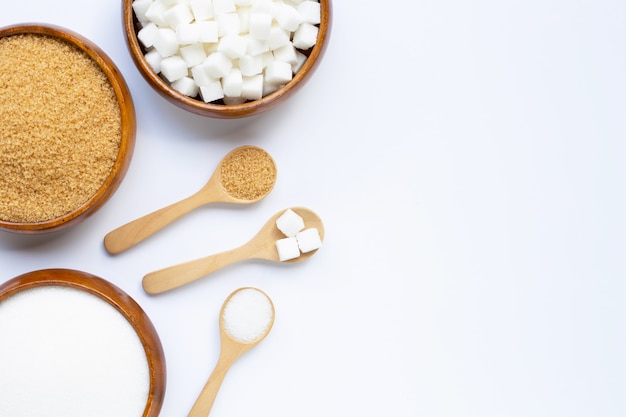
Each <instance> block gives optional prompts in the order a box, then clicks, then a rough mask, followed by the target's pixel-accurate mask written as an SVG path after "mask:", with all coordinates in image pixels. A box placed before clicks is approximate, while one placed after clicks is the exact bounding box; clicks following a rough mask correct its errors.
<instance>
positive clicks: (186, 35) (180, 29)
mask: <svg viewBox="0 0 626 417" xmlns="http://www.w3.org/2000/svg"><path fill="white" fill-rule="evenodd" d="M198 29H199V28H198V24H197V23H185V24H182V25H178V26H177V27H176V39H178V44H179V45H192V44H195V43H198V42H200V31H199V30H198Z"/></svg>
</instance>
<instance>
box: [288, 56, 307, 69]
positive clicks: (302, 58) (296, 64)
mask: <svg viewBox="0 0 626 417" xmlns="http://www.w3.org/2000/svg"><path fill="white" fill-rule="evenodd" d="M296 59H297V60H296V62H292V63H291V69H292V70H293V73H294V74H295V73H297V72H298V71H300V69H301V68H302V66H303V65H304V63H305V62H306V60H307V56H306V55H304V54H303V53H302V52H300V51H296Z"/></svg>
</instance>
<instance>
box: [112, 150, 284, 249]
mask: <svg viewBox="0 0 626 417" xmlns="http://www.w3.org/2000/svg"><path fill="white" fill-rule="evenodd" d="M246 152H257V153H258V152H260V153H261V160H265V161H267V162H268V164H267V165H269V167H267V166H262V167H255V166H253V165H254V164H250V163H247V164H246V165H247V166H242V167H241V171H242V173H241V175H235V176H233V177H232V178H225V177H224V176H223V174H222V168H223V167H224V166H225V164H226V163H228V162H229V161H232V159H233V158H236V157H237V156H238V155H239V154H241V155H244V154H245V153H246ZM242 162H246V161H242ZM241 165H243V164H241ZM261 168H270V169H261ZM248 171H249V172H248ZM255 171H260V174H261V175H262V176H263V184H264V185H265V186H266V187H265V188H264V189H263V193H261V194H255V195H254V197H252V198H248V197H240V196H239V195H236V193H238V191H237V192H235V191H232V189H233V186H235V187H238V188H246V187H254V178H253V176H254V175H255V174H257V175H258V174H259V172H255ZM270 181H271V182H270ZM268 182H269V183H268ZM275 182H276V165H275V164H274V160H273V159H272V158H271V156H270V155H269V154H268V153H267V152H265V151H264V150H262V149H261V148H258V147H256V146H241V147H239V148H235V149H233V150H232V151H230V152H229V153H228V154H226V156H224V158H222V160H221V161H220V163H219V165H218V167H217V169H216V170H215V172H213V175H212V176H211V178H210V179H209V181H208V182H207V183H206V184H205V185H204V186H203V187H202V188H201V189H200V190H199V191H197V192H196V193H194V194H193V195H191V196H189V197H187V198H185V199H183V200H180V201H178V202H176V203H174V204H171V205H169V206H167V207H164V208H162V209H159V210H157V211H155V212H152V213H150V214H147V215H145V216H143V217H140V218H138V219H136V220H133V221H131V222H130V223H127V224H125V225H123V226H120V227H118V228H117V229H115V230H113V231H112V232H109V233H108V234H107V235H106V236H105V237H104V247H105V248H106V250H107V251H108V252H109V253H111V254H117V253H120V252H123V251H125V250H126V249H128V248H130V247H132V246H134V245H136V244H137V243H139V242H141V241H143V240H144V239H146V238H147V237H149V236H151V235H153V234H154V233H156V232H157V231H159V230H161V229H162V228H164V227H165V226H167V225H169V224H170V223H172V222H173V221H174V220H177V219H178V218H180V217H182V216H183V215H185V214H187V213H189V212H190V211H192V210H194V209H196V208H198V207H200V206H202V205H205V204H209V203H217V202H221V203H236V204H250V203H255V202H257V201H259V200H261V199H262V198H264V197H265V196H266V195H267V194H269V192H270V191H271V190H272V189H273V188H274V183H275ZM250 184H252V185H250ZM234 194H235V195H234Z"/></svg>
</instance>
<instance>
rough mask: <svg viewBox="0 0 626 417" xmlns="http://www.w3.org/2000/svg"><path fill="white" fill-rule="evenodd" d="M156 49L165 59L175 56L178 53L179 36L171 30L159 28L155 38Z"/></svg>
mask: <svg viewBox="0 0 626 417" xmlns="http://www.w3.org/2000/svg"><path fill="white" fill-rule="evenodd" d="M154 48H155V49H156V50H157V51H159V54H161V56H162V57H163V58H167V57H169V56H172V55H174V54H175V53H176V52H178V36H176V32H174V30H172V29H170V28H159V31H158V32H157V35H156V37H155V38H154Z"/></svg>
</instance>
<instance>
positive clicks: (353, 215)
mask: <svg viewBox="0 0 626 417" xmlns="http://www.w3.org/2000/svg"><path fill="white" fill-rule="evenodd" d="M333 6H334V10H333V29H332V34H331V38H330V44H329V48H328V50H327V54H326V56H325V57H324V60H323V62H322V65H321V66H320V67H319V69H318V71H317V72H316V73H315V74H314V76H313V78H312V79H311V80H310V82H309V83H308V84H307V85H306V86H305V87H304V88H303V89H302V90H301V91H300V92H299V93H298V94H297V95H296V96H295V97H293V98H292V99H290V100H289V101H288V102H287V103H284V104H283V105H281V106H280V107H279V108H277V109H274V110H272V111H271V112H270V113H266V114H263V115H260V116H255V117H252V118H247V119H241V120H215V119H207V118H203V117H200V116H196V115H193V114H190V113H186V112H184V111H182V110H179V109H177V108H175V107H174V106H172V105H171V104H169V103H167V102H166V101H165V100H164V99H162V98H161V97H160V96H158V95H157V94H156V93H155V92H153V91H152V90H151V88H150V87H149V86H148V85H147V83H146V82H145V81H144V80H143V78H141V76H140V75H139V73H138V71H137V70H136V69H135V67H134V65H133V63H132V61H131V58H130V56H129V53H128V51H127V49H126V45H125V43H124V39H123V30H122V18H121V2H120V1H98V2H96V1H90V2H84V1H79V0H57V1H48V0H31V1H29V2H12V3H11V5H10V7H4V8H3V12H2V13H1V14H0V25H8V24H13V23H19V22H47V23H54V24H57V25H61V26H65V27H67V28H69V29H72V30H74V31H76V32H78V33H80V34H82V35H83V36H86V37H87V38H89V39H91V40H92V41H94V42H95V43H97V44H98V45H99V46H100V47H101V48H102V49H103V50H104V51H105V52H106V53H107V54H108V55H109V56H110V57H111V58H112V59H113V60H114V61H115V62H116V64H117V65H118V67H119V68H120V70H121V71H122V73H123V74H124V76H125V78H126V81H127V83H128V84H129V86H130V89H131V91H132V94H133V97H134V100H135V104H136V109H137V118H138V130H137V144H136V149H135V154H134V159H133V161H132V165H131V167H130V169H129V171H128V174H127V176H126V179H125V180H124V182H123V183H122V185H121V187H120V188H119V190H118V192H117V193H116V194H115V195H114V196H113V198H112V199H111V200H110V201H109V202H108V203H107V204H106V205H105V206H104V207H103V208H102V209H101V210H100V211H99V212H97V213H96V214H95V215H94V216H92V217H91V218H90V219H88V220H87V221H86V222H85V223H82V224H81V225H79V226H77V227H75V228H74V229H72V230H70V231H68V232H66V233H62V234H57V235H52V236H44V237H33V236H15V235H12V234H6V233H3V234H1V235H0V268H1V276H0V282H3V281H5V280H8V279H10V278H12V277H14V276H16V275H19V274H22V273H25V272H29V271H33V270H36V269H43V268H53V267H62V268H73V269H79V270H83V271H86V272H90V273H92V274H95V275H98V276H101V277H102V278H105V279H107V280H109V281H111V282H113V283H115V284H116V285H118V286H120V287H121V288H122V289H124V290H125V291H126V292H127V293H129V294H130V295H131V296H132V297H133V298H135V300H136V301H137V302H138V303H139V304H140V305H141V306H142V307H143V308H144V310H145V311H146V312H147V313H148V315H149V316H150V317H151V319H152V321H153V323H154V325H155V327H156V328H157V330H158V332H159V334H160V337H161V340H162V343H163V347H164V350H165V354H166V360H167V366H168V385H167V393H166V396H165V401H164V404H163V410H162V413H161V415H162V416H163V417H179V416H186V415H187V413H188V411H189V409H190V408H191V405H192V404H193V402H194V400H195V398H196V396H197V394H198V392H199V391H200V389H201V387H202V385H203V384H204V382H205V380H206V378H207V377H208V375H209V373H210V372H211V370H212V369H213V366H214V364H215V362H216V360H217V356H218V350H219V344H218V333H217V316H218V310H219V308H220V306H221V304H222V302H223V300H224V299H225V298H226V296H227V295H228V294H229V293H230V292H231V291H233V290H235V289H236V288H239V287H242V286H249V285H252V286H257V287H259V288H261V289H263V290H264V291H266V292H267V293H268V294H269V295H270V297H271V298H272V299H273V301H274V303H275V305H276V314H277V316H276V322H275V326H274V328H273V330H272V332H271V333H270V335H269V336H268V337H267V339H265V340H264V341H263V343H261V344H260V345H259V346H257V347H256V348H255V349H254V350H252V351H250V352H248V353H247V354H246V355H245V356H244V357H242V358H241V359H240V360H239V361H238V362H237V363H236V364H235V366H234V367H233V368H232V369H231V371H230V372H229V374H228V375H227V376H226V380H225V381H224V384H223V386H222V389H221V391H220V393H219V395H218V397H217V400H216V403H215V406H214V408H213V411H212V414H211V415H212V416H215V417H218V416H237V415H240V416H241V415H254V416H272V417H286V416H294V415H297V416H302V417H306V416H315V417H318V416H346V415H350V416H362V417H379V416H384V415H387V416H398V417H417V416H419V417H422V416H423V417H471V416H476V417H502V416H507V417H514V416H520V417H522V416H523V417H529V416H533V417H541V416H546V417H548V416H549V417H556V416H563V417H574V416H603V417H617V416H624V415H626V396H625V395H624V392H626V358H625V355H624V352H626V336H625V334H626V333H625V332H624V318H625V316H626V305H625V303H624V300H625V292H626V284H625V282H624V279H625V277H626V264H625V259H626V257H625V256H624V253H625V249H626V240H625V239H626V238H625V236H626V234H625V232H626V223H625V221H624V213H625V212H626V191H625V188H624V178H626V177H625V174H626V172H625V171H626V164H624V155H625V152H626V144H625V138H626V123H625V122H624V120H625V118H624V116H625V114H626V76H625V74H626V53H625V45H626V2H624V1H623V0H574V1H565V0H526V1H517V0H498V1H496V0H438V1H431V0H416V1H412V2H374V1H371V0H365V1H359V2H356V1H351V0H344V1H338V0H335V1H334V3H333ZM244 144H253V145H257V146H260V147H263V148H264V149H266V150H268V151H269V152H270V153H271V154H272V155H273V157H274V158H275V160H276V162H277V165H278V169H279V178H278V181H277V184H276V187H275V189H274V191H273V192H272V193H271V194H270V195H269V196H268V197H267V198H266V199H265V200H263V201H262V202H261V203H259V204H256V205H252V206H246V207H236V208H235V207H232V206H226V205H215V206H206V207H203V208H201V209H199V210H197V211H195V212H193V213H191V214H190V215H188V216H187V217H185V218H184V219H181V220H180V221H178V222H177V223H175V224H173V225H171V226H170V227H168V228H167V229H165V230H163V231H162V232H161V233H159V234H158V235H155V236H153V237H152V238H151V239H150V240H148V241H145V242H144V243H142V244H141V245H140V246H137V247H135V248H134V249H132V250H130V251H128V252H126V253H123V254H121V255H118V256H116V257H112V256H109V255H107V253H106V252H105V250H104V249H103V246H102V238H103V237H104V235H105V234H106V233H107V232H108V231H110V230H112V229H114V228H116V227H117V226H120V225H121V224H123V223H126V222H127V221H130V220H132V219H134V218H136V217H139V216H141V215H143V214H146V213H148V212H150V211H153V210H155V209H157V208H160V207H162V206H164V205H166V204H169V203H172V202H174V201H177V200H179V199H181V198H183V197H186V196H187V195H189V194H191V193H192V192H195V191H196V190H197V189H199V188H200V187H201V186H202V185H203V184H204V183H205V182H206V180H207V179H208V178H209V176H210V174H211V173H212V172H213V170H214V168H215V167H216V165H217V162H218V161H219V159H220V158H221V157H222V156H223V155H224V154H225V153H226V152H228V151H229V150H231V149H232V148H234V147H236V146H239V145H244ZM294 205H303V206H307V207H309V208H311V209H313V210H314V211H316V212H317V213H318V214H319V215H320V216H321V217H322V218H323V219H324V223H325V226H326V240H325V244H324V247H323V248H322V249H321V250H320V251H319V252H318V253H317V254H316V255H315V256H314V257H313V258H311V259H310V260H308V261H306V262H303V263H300V264H296V265H283V264H271V263H267V262H258V261H251V262H243V263H240V264H237V265H233V266H231V267H229V268H227V269H224V270H221V271H219V272H217V273H215V274H213V275H211V276H208V277H205V278H204V279H202V280H200V281H197V282H195V283H193V284H190V285H188V286H186V287H183V288H181V289H179V290H176V291H173V292H171V293H167V294H163V295H160V296H156V297H150V296H147V295H146V294H145V293H144V292H143V290H142V289H141V285H140V283H141V278H142V277H143V275H144V274H145V273H147V272H150V271H152V270H155V269H159V268H162V267H165V266H169V265H172V264H176V263H179V262H183V261H186V260H190V259H195V258H197V257H201V256H205V255H209V254H212V253H216V252H220V251H222V250H226V249H230V248H233V247H236V246H238V245H240V244H242V243H244V242H245V241H247V240H248V239H249V238H250V237H252V236H253V235H254V234H255V233H256V231H257V230H258V229H259V228H260V227H261V226H262V225H263V224H264V223H265V221H266V219H268V218H269V217H270V216H271V215H272V214H274V213H276V212H277V211H280V210H282V209H283V208H286V207H289V206H294Z"/></svg>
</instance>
